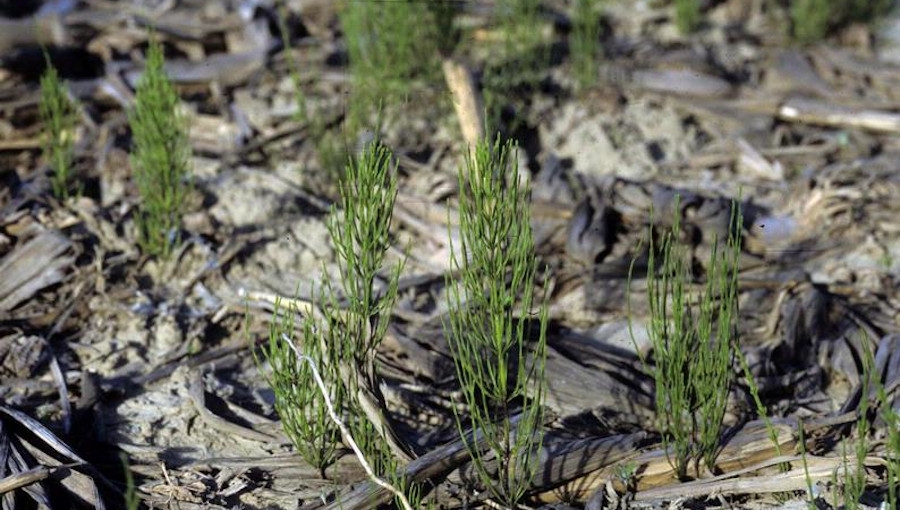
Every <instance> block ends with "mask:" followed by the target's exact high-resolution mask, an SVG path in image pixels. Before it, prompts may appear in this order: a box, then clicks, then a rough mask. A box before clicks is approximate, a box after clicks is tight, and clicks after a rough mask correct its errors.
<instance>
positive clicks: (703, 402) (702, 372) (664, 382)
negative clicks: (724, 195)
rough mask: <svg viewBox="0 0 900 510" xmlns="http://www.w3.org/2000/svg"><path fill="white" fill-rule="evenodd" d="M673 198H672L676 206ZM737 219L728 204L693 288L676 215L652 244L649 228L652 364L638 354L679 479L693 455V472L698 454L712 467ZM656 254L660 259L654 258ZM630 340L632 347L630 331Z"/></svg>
mask: <svg viewBox="0 0 900 510" xmlns="http://www.w3.org/2000/svg"><path fill="white" fill-rule="evenodd" d="M677 204H678V200H676V210H678V207H677ZM741 221H742V219H741V215H740V213H739V211H738V206H737V204H734V205H733V208H732V218H731V225H732V229H731V235H730V236H729V239H728V242H727V245H726V248H725V249H724V250H722V251H721V252H720V251H719V248H718V240H716V241H714V244H713V251H712V256H711V258H710V261H709V264H708V270H707V275H706V279H707V281H706V286H705V289H704V290H703V291H701V292H699V293H696V294H695V293H694V292H692V291H691V290H690V285H692V281H693V276H692V274H691V269H690V264H691V256H690V253H689V252H688V250H687V247H686V246H684V245H683V244H682V243H681V242H679V241H678V239H679V234H680V231H681V226H680V218H679V217H678V215H676V216H675V219H674V222H673V224H672V227H671V229H669V230H668V231H666V232H664V233H663V234H662V244H661V246H659V247H657V243H656V241H655V239H654V234H653V228H652V226H651V228H650V235H649V238H650V247H649V259H648V268H649V269H648V271H647V299H648V302H649V309H650V324H649V327H648V328H649V335H650V340H651V343H652V346H653V356H654V360H653V364H652V365H650V363H649V361H648V360H647V359H645V358H644V357H643V355H642V360H643V362H644V364H645V366H647V367H648V369H649V371H650V372H651V373H652V375H653V378H654V381H655V387H656V410H657V418H658V420H659V429H660V432H661V434H662V440H663V445H664V447H665V450H666V455H667V457H668V459H669V462H670V464H671V465H672V467H673V469H675V473H676V474H677V476H678V477H679V478H681V479H685V478H687V469H688V464H689V462H690V461H691V460H695V461H696V463H695V466H696V472H697V474H698V475H699V471H700V463H699V460H700V459H703V460H704V462H705V464H706V466H707V468H708V469H710V470H711V471H715V459H716V457H717V455H718V453H719V438H720V433H721V428H722V420H723V419H724V414H725V408H726V404H727V396H728V393H729V391H730V388H731V383H732V379H733V373H732V368H731V364H732V361H733V358H734V353H735V350H736V331H737V327H736V320H737V311H738V310H737V260H738V256H739V254H740V240H739V239H738V237H737V234H736V233H735V232H734V230H736V229H735V228H734V226H736V225H740V224H741ZM660 255H661V256H662V261H660V262H658V257H659V256H660ZM657 266H658V267H657ZM632 267H633V264H632ZM630 278H631V275H630V274H629V280H630ZM629 296H630V293H629ZM629 299H630V297H629ZM714 324H715V326H714ZM629 330H631V324H630V322H629ZM632 341H633V342H635V347H637V344H636V341H635V339H634V335H633V333H632ZM639 352H640V351H639Z"/></svg>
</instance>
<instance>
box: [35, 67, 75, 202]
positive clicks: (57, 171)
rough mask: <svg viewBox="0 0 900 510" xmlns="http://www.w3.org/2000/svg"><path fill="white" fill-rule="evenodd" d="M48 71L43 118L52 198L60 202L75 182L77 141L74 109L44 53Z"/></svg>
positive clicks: (43, 84)
mask: <svg viewBox="0 0 900 510" xmlns="http://www.w3.org/2000/svg"><path fill="white" fill-rule="evenodd" d="M44 57H45V60H46V62H47V69H46V70H45V71H44V74H43V76H41V104H40V115H41V120H42V121H43V122H44V157H46V158H47V163H48V164H49V166H50V169H51V170H52V172H53V175H52V176H51V178H50V183H51V186H52V188H53V195H54V196H56V198H58V199H60V200H64V199H65V198H67V197H68V196H69V186H70V185H71V180H72V163H73V160H74V154H73V151H72V146H73V142H74V138H75V119H76V117H75V105H74V104H73V103H72V101H71V100H70V99H69V95H68V93H67V92H66V88H65V86H64V85H63V84H62V82H61V81H60V79H59V73H57V72H56V68H55V67H53V64H52V63H51V62H50V56H49V55H48V54H47V53H44Z"/></svg>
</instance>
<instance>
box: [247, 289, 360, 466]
mask: <svg viewBox="0 0 900 510" xmlns="http://www.w3.org/2000/svg"><path fill="white" fill-rule="evenodd" d="M313 321H314V319H313V318H312V317H307V318H305V319H304V321H303V324H302V326H301V328H302V329H301V334H300V342H296V340H295V337H296V333H295V320H294V311H293V310H292V309H290V307H287V308H286V309H285V307H283V306H282V305H281V302H280V301H276V303H275V311H274V312H273V316H272V323H271V325H270V326H269V341H268V343H267V344H266V345H264V346H263V348H262V354H263V356H264V358H265V359H266V361H268V362H269V365H270V366H271V368H272V371H271V375H270V376H268V377H267V382H268V383H269V386H270V387H271V388H272V391H273V393H274V394H275V410H276V412H277V413H278V416H279V417H280V418H281V425H282V428H283V429H284V432H285V434H286V435H287V437H288V439H290V440H291V443H293V445H294V448H296V450H297V453H299V454H300V456H301V457H302V458H303V460H305V461H306V462H308V463H309V464H310V465H311V466H313V467H315V468H316V469H318V470H319V474H320V475H321V476H322V477H323V478H324V477H325V468H327V467H328V466H329V465H330V464H331V463H333V462H334V461H335V459H336V458H337V446H338V445H339V444H340V440H341V434H340V430H339V429H338V427H337V426H336V425H335V424H334V423H333V422H332V421H331V419H330V418H329V416H328V409H327V406H326V403H325V397H326V395H323V394H322V392H320V391H319V390H318V388H316V386H315V384H314V376H313V372H312V371H313V367H312V366H311V365H310V363H312V364H314V365H315V366H316V367H319V370H320V372H321V373H322V378H323V379H324V380H325V381H326V384H327V387H328V390H329V394H328V395H327V396H328V398H329V399H330V400H331V402H332V404H333V405H334V407H335V408H337V409H342V408H343V405H344V400H345V399H344V394H345V391H344V386H343V385H342V384H341V382H340V381H341V380H340V376H339V373H338V371H337V370H336V366H335V364H334V363H333V360H334V359H337V356H335V355H334V354H335V353H334V352H327V350H328V349H333V348H334V347H335V345H336V344H335V343H331V342H320V341H319V337H318V335H320V334H324V333H323V332H322V331H321V328H320V327H318V326H317V325H314V322H313ZM292 343H294V344H296V343H299V344H300V348H301V349H303V351H304V353H305V355H306V356H308V357H309V359H310V362H309V363H302V362H301V361H300V360H298V359H297V357H296V356H295V354H294V351H293V349H292V348H291V344H292ZM259 361H260V360H259V359H257V362H259Z"/></svg>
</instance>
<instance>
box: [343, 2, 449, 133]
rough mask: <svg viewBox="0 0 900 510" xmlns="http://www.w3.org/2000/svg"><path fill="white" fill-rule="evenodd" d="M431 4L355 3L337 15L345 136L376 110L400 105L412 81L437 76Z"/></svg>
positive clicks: (410, 90)
mask: <svg viewBox="0 0 900 510" xmlns="http://www.w3.org/2000/svg"><path fill="white" fill-rule="evenodd" d="M430 3H431V2H410V1H392V2H383V1H378V0H356V1H351V2H347V3H346V4H345V5H344V6H343V9H342V11H341V13H340V20H341V26H342V28H343V31H344V39H345V41H346V44H347V52H348V54H349V57H350V74H351V76H352V80H353V81H352V86H353V92H352V95H351V107H350V115H349V119H348V120H349V125H350V131H351V132H352V131H355V130H356V129H358V128H360V127H361V126H363V125H365V124H366V123H367V121H368V119H369V117H370V116H372V115H373V114H374V113H375V112H376V111H377V110H379V109H380V108H381V107H382V106H384V107H391V106H393V105H396V104H398V103H402V102H404V101H406V100H407V99H408V98H409V96H410V94H411V92H412V90H413V83H414V81H415V80H416V79H423V78H424V79H425V80H426V81H428V82H432V81H433V79H434V76H436V75H437V72H438V69H439V66H438V60H437V55H438V52H437V50H438V47H437V44H438V41H439V40H440V38H439V33H438V31H437V27H436V26H435V18H434V16H433V15H432V12H431V11H430V9H431V7H430Z"/></svg>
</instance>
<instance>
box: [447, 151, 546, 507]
mask: <svg viewBox="0 0 900 510" xmlns="http://www.w3.org/2000/svg"><path fill="white" fill-rule="evenodd" d="M527 187H528V184H527V182H525V183H523V182H522V178H521V176H520V174H519V171H518V167H517V165H516V159H515V157H514V153H513V148H512V145H511V144H510V143H506V144H501V143H500V141H499V138H498V139H497V141H495V143H494V144H493V146H491V145H489V144H488V143H487V142H486V141H482V142H480V143H479V144H478V145H477V146H476V148H475V151H474V157H473V156H471V155H470V156H469V157H468V158H467V160H466V167H465V172H460V175H459V189H460V190H461V191H460V197H459V234H460V235H459V239H460V244H459V245H458V246H453V244H452V243H451V250H450V251H451V267H452V268H454V269H455V270H457V271H459V274H460V281H454V280H453V279H451V277H449V276H448V278H447V287H448V300H449V316H450V318H449V320H448V322H449V324H445V330H446V331H447V334H448V337H449V344H450V349H451V352H452V354H453V359H454V362H455V365H456V373H457V375H458V377H459V381H460V385H461V388H462V395H463V400H464V401H465V404H466V405H467V407H468V409H469V412H470V418H471V422H472V427H473V428H474V429H479V430H481V432H482V433H483V435H484V437H485V441H486V444H487V447H486V448H485V449H481V448H480V447H477V446H476V445H475V443H474V442H473V440H472V439H471V438H469V436H468V435H467V434H466V433H465V430H464V428H465V427H464V423H463V420H462V417H461V416H459V415H457V425H458V427H459V429H460V435H461V437H462V438H463V441H464V443H465V446H466V448H467V449H468V451H469V453H470V455H471V457H472V462H473V465H474V468H475V472H476V473H477V474H478V477H479V478H480V480H481V481H482V483H483V484H484V485H485V487H486V488H487V489H488V491H489V492H490V494H491V496H492V497H493V498H495V499H497V500H498V502H499V503H501V504H503V505H504V506H506V507H508V508H515V507H516V504H517V502H518V501H519V500H520V499H521V498H522V497H523V495H524V494H525V491H526V489H527V488H528V487H529V484H530V483H531V481H532V478H533V476H534V474H535V471H536V469H537V464H536V461H537V452H538V451H539V449H540V446H541V444H542V441H543V435H542V432H541V428H542V418H543V410H542V407H541V406H542V401H543V392H544V384H545V381H544V365H545V361H546V356H547V350H546V349H547V344H546V327H547V306H546V301H543V302H542V303H540V305H539V306H540V311H539V312H538V314H537V316H538V319H539V322H540V333H539V336H538V338H537V342H536V344H535V345H534V348H533V352H532V354H531V356H529V353H528V347H527V345H526V337H527V336H528V332H529V329H530V328H529V326H530V321H529V320H528V316H529V315H530V314H531V313H532V306H533V305H534V292H535V288H534V287H535V285H534V284H535V271H536V260H535V254H534V239H533V236H532V231H531V223H530V215H529V206H528V197H527ZM517 302H518V306H519V310H521V312H520V314H521V315H517V313H516V308H515V307H516V303H517ZM529 358H530V359H529ZM529 389H531V391H529ZM519 409H520V410H521V415H520V416H519V420H518V421H515V420H514V419H513V412H514V411H517V410H519Z"/></svg>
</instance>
